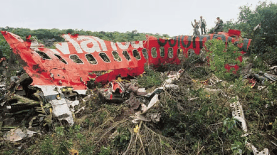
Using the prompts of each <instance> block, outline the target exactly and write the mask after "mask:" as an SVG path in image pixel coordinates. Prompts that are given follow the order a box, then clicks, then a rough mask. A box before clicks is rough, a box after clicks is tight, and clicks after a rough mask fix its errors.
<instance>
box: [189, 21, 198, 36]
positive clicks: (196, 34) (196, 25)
mask: <svg viewBox="0 0 277 155" xmlns="http://www.w3.org/2000/svg"><path fill="white" fill-rule="evenodd" d="M191 26H192V27H193V35H194V36H199V35H200V32H199V30H198V29H199V23H198V22H197V21H196V19H194V24H192V23H191Z"/></svg>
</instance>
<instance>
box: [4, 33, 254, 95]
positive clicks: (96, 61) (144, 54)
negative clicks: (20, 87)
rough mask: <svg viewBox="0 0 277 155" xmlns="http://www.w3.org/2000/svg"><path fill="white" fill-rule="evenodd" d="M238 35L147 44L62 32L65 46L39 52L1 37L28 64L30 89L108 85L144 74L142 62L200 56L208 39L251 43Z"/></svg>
mask: <svg viewBox="0 0 277 155" xmlns="http://www.w3.org/2000/svg"><path fill="white" fill-rule="evenodd" d="M238 32H239V31H235V30H231V31H229V32H228V33H225V32H220V33H219V34H209V35H203V36H197V37H194V36H176V37H175V38H174V39H157V38H155V37H153V36H149V37H148V36H147V40H146V41H133V42H122V43H120V42H116V43H114V42H110V41H105V40H102V39H99V38H97V37H93V36H79V35H70V34H64V35H63V37H64V38H65V40H66V41H67V42H62V43H57V44H56V45H55V46H56V49H48V48H44V47H43V45H40V44H38V43H35V42H32V41H31V40H30V39H29V38H30V36H28V38H26V40H27V41H23V40H22V39H21V38H20V37H19V36H17V35H15V34H12V33H10V32H6V31H2V32H1V33H2V34H3V36H4V37H5V39H6V40H7V42H8V43H9V44H10V46H11V48H12V49H13V52H14V53H15V54H18V55H20V58H21V59H22V60H24V61H25V62H26V63H27V65H25V66H24V69H25V70H26V72H27V73H28V74H29V75H30V76H31V77H32V78H33V83H32V85H40V86H43V85H57V86H72V87H73V88H74V89H75V90H86V82H87V81H89V80H90V79H91V78H95V81H96V82H107V81H111V80H113V79H115V78H116V77H117V76H119V75H120V76H121V77H126V76H128V75H130V76H137V75H139V74H141V73H143V71H144V64H145V63H146V62H147V63H148V64H151V65H155V66H157V65H160V64H165V63H173V64H179V63H180V59H181V57H182V56H185V57H188V56H191V55H193V54H197V55H199V54H200V53H201V49H202V48H203V47H204V43H205V42H206V41H207V40H210V39H221V40H223V41H225V42H226V43H229V42H231V43H234V44H237V45H238V47H239V48H240V50H241V51H246V50H247V49H248V47H249V45H250V42H251V40H250V39H243V43H242V44H238V41H239V40H242V38H241V37H240V36H239V34H238ZM228 67H229V68H230V66H228ZM231 67H232V66H231ZM236 68H237V67H236ZM226 69H227V68H226ZM103 71H104V72H103ZM99 72H100V73H99Z"/></svg>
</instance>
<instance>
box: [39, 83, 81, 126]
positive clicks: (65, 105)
mask: <svg viewBox="0 0 277 155" xmlns="http://www.w3.org/2000/svg"><path fill="white" fill-rule="evenodd" d="M38 87H39V88H40V89H41V90H42V92H43V94H44V97H45V98H46V99H47V100H48V101H49V102H50V103H51V105H52V107H53V111H52V113H53V115H54V116H55V117H57V118H58V119H59V120H60V121H62V120H65V121H66V122H68V124H69V125H73V124H74V120H73V115H72V113H73V112H74V106H76V105H78V104H79V101H78V100H75V101H69V100H68V99H66V98H65V97H64V95H63V93H62V92H61V90H60V88H62V87H56V86H38ZM70 107H72V108H70Z"/></svg>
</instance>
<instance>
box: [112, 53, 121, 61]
mask: <svg viewBox="0 0 277 155" xmlns="http://www.w3.org/2000/svg"><path fill="white" fill-rule="evenodd" d="M112 54H113V58H114V60H116V61H119V62H120V61H121V58H120V56H119V55H118V53H117V52H116V51H113V52H112Z"/></svg>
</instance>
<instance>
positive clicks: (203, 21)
mask: <svg viewBox="0 0 277 155" xmlns="http://www.w3.org/2000/svg"><path fill="white" fill-rule="evenodd" d="M199 25H200V28H201V35H203V34H206V20H205V19H203V18H202V16H200V21H199Z"/></svg>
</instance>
